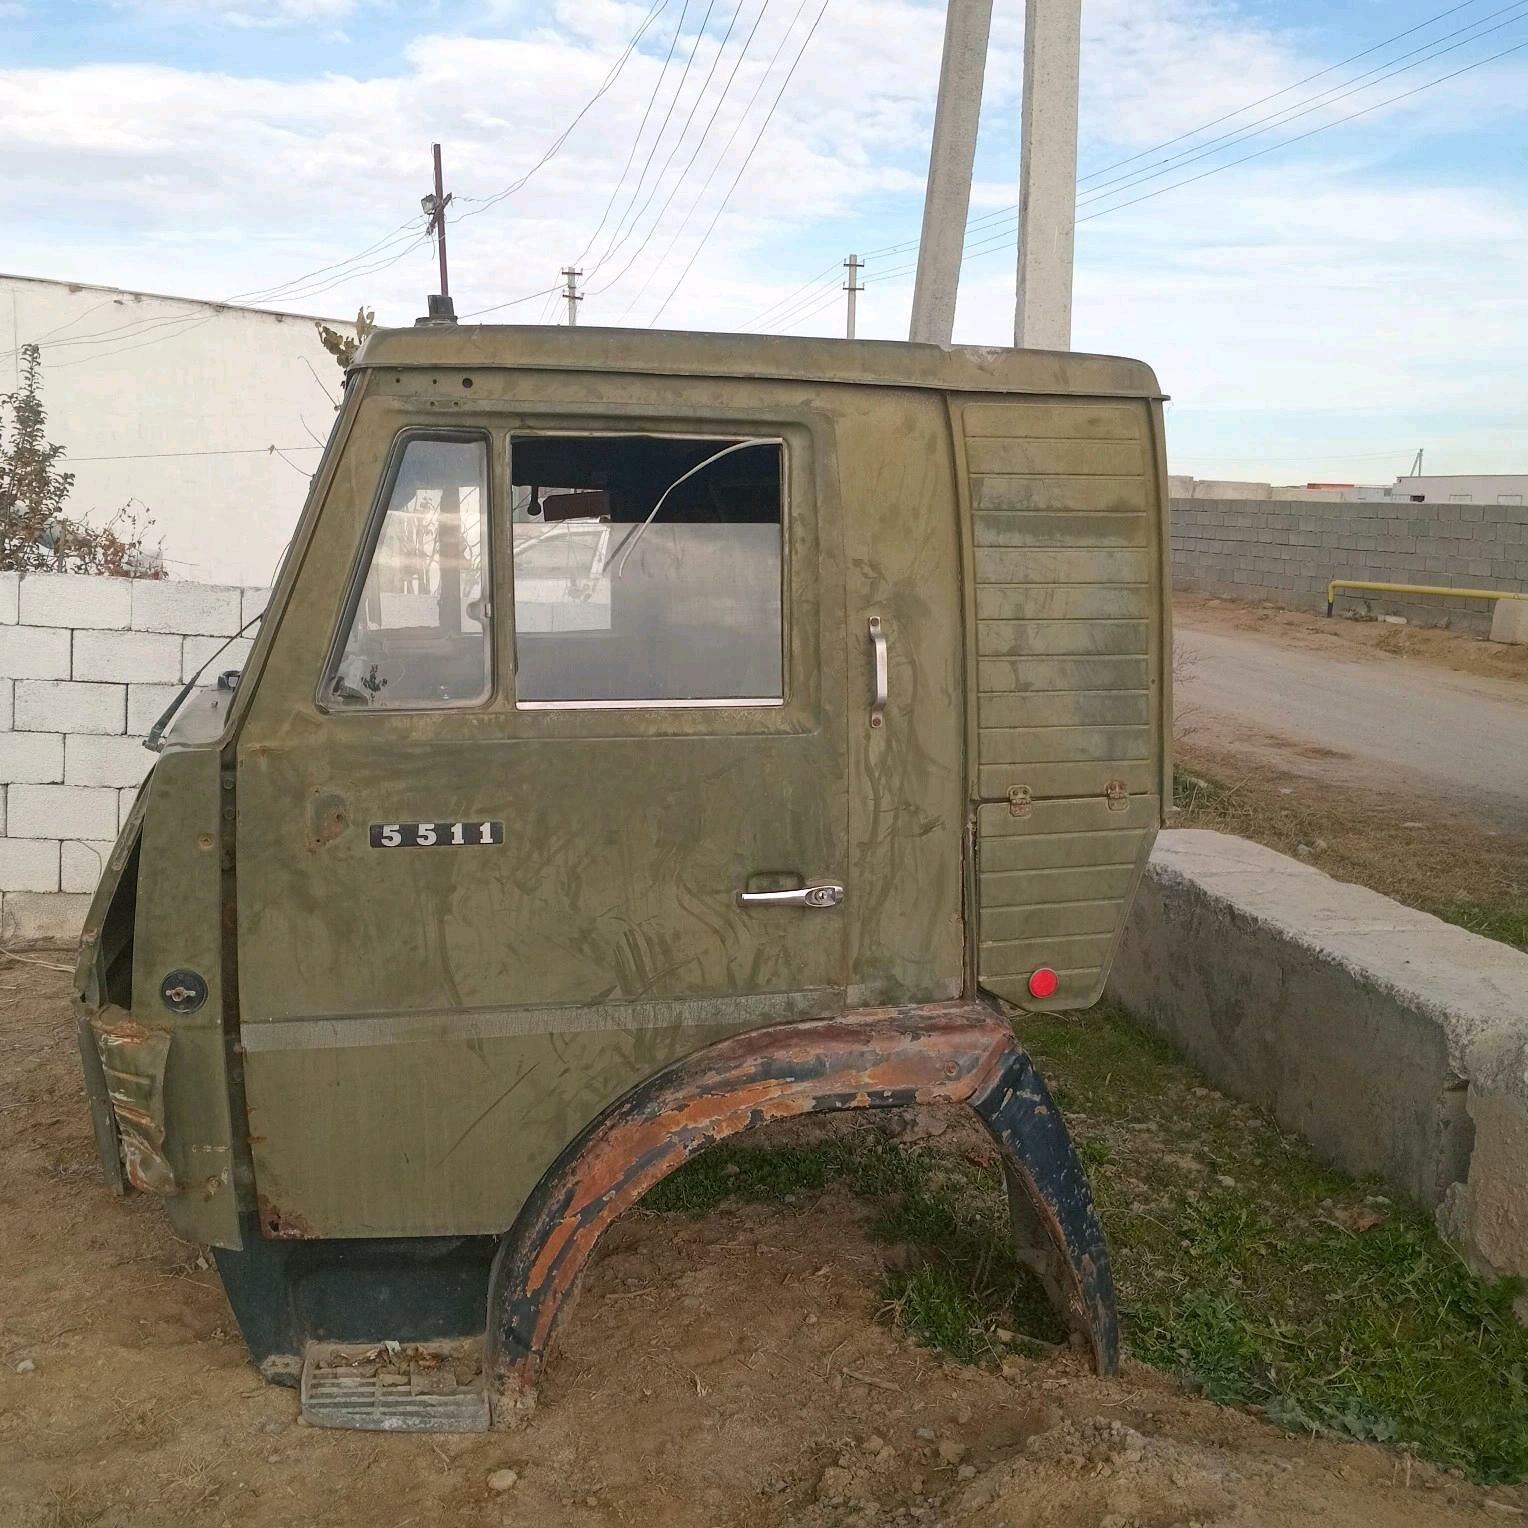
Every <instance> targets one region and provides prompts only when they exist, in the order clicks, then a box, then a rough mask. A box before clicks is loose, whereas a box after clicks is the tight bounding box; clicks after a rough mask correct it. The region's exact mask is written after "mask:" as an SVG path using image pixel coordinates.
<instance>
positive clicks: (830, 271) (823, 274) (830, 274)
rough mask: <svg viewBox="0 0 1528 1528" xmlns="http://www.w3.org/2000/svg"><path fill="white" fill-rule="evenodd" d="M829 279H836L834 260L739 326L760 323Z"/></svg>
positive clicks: (749, 326) (836, 266)
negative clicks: (787, 294) (788, 293)
mask: <svg viewBox="0 0 1528 1528" xmlns="http://www.w3.org/2000/svg"><path fill="white" fill-rule="evenodd" d="M867 258H868V257H867ZM829 279H831V280H833V281H837V280H838V262H837V261H836V260H835V261H834V262H833V264H832V265H830V266H827V267H826V268H825V269H823V270H821V271H819V272H818V273H817V274H816V275H815V276H813V277H812V278H811V279H810V280H809V281H805V282H803V283H802V284H801V285H800V286H798V287H797V288H796V290H795V291H794V292H792V293H790V295H789V296H787V297H780V298H777V299H776V300H775V301H774V302H772V303H770V305H769V306H768V307H767V308H765V309H764V311H763V312H762V313H758V314H755V316H754V317H752V318H750V319H748V320H746V322H744V323H743V324H742V326H741V327H742V328H744V329H751V328H753V326H754V325H755V324H758V323H762V322H763V321H764V320H765V319H766V318H768V317H770V316H771V315H772V314H773V313H774V311H775V310H776V309H777V308H786V307H789V306H790V305H791V304H792V303H793V302H794V301H795V300H796V299H797V298H798V297H800V295H801V294H802V293H803V292H806V291H808V290H810V289H812V288H814V287H819V286H821V285H822V283H823V282H824V280H829Z"/></svg>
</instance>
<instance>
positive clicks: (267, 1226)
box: [255, 1194, 316, 1241]
mask: <svg viewBox="0 0 1528 1528" xmlns="http://www.w3.org/2000/svg"><path fill="white" fill-rule="evenodd" d="M255 1208H256V1210H257V1212H258V1215H259V1221H260V1234H261V1235H262V1236H264V1237H266V1238H267V1239H268V1240H270V1241H313V1240H315V1239H316V1237H315V1233H314V1231H313V1228H312V1226H310V1225H309V1224H308V1223H307V1222H306V1221H305V1220H304V1219H303V1218H302V1216H300V1215H293V1214H291V1213H289V1212H288V1211H285V1210H283V1209H281V1208H280V1207H279V1206H277V1205H275V1204H273V1203H272V1202H271V1200H270V1199H269V1198H267V1197H266V1196H265V1195H264V1194H260V1195H259V1196H258V1197H257V1198H256V1201H255Z"/></svg>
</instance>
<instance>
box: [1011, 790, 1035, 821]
mask: <svg viewBox="0 0 1528 1528" xmlns="http://www.w3.org/2000/svg"><path fill="white" fill-rule="evenodd" d="M1033 800H1034V793H1033V792H1032V791H1031V790H1030V788H1029V787H1028V786H1027V785H1010V786H1009V787H1008V814H1009V816H1010V817H1028V816H1029V808H1030V804H1031V803H1032V802H1033Z"/></svg>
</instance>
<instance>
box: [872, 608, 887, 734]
mask: <svg viewBox="0 0 1528 1528" xmlns="http://www.w3.org/2000/svg"><path fill="white" fill-rule="evenodd" d="M870 656H871V661H872V662H873V664H874V667H875V681H874V683H875V688H874V690H873V691H872V692H871V696H870V725H871V726H872V727H880V726H884V725H885V722H886V633H885V632H884V631H882V630H881V618H880V616H878V615H873V616H871V617H870Z"/></svg>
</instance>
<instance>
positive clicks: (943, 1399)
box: [0, 959, 1528, 1528]
mask: <svg viewBox="0 0 1528 1528" xmlns="http://www.w3.org/2000/svg"><path fill="white" fill-rule="evenodd" d="M65 994H66V979H65V977H64V976H63V975H61V974H58V973H55V972H52V971H48V970H45V969H41V968H39V967H36V966H25V965H18V964H14V963H7V962H6V961H4V960H3V959H0V1160H3V1161H4V1162H5V1164H6V1172H5V1173H4V1175H3V1177H0V1524H3V1525H4V1528H12V1525H18V1528H86V1525H90V1528H121V1525H138V1524H143V1525H173V1524H211V1525H223V1524H229V1525H234V1524H237V1525H240V1528H245V1525H248V1528H275V1525H278V1524H279V1525H283V1528H287V1525H292V1524H303V1523H308V1524H315V1525H322V1528H350V1525H357V1528H358V1525H365V1528H378V1525H383V1524H385V1525H387V1528H410V1525H424V1524H453V1525H454V1524H464V1525H479V1524H482V1525H498V1524H525V1525H536V1528H562V1525H570V1528H571V1525H579V1528H583V1525H588V1528H595V1525H619V1524H641V1525H643V1528H650V1525H655V1524H657V1525H678V1528H689V1525H694V1528H732V1525H738V1528H742V1525H752V1524H761V1525H786V1524H799V1525H803V1528H850V1525H867V1528H868V1525H882V1524H914V1523H923V1524H945V1525H950V1528H977V1525H982V1528H1061V1525H1063V1524H1065V1525H1067V1528H1189V1525H1192V1524H1198V1525H1202V1528H1210V1525H1215V1528H1233V1525H1234V1528H1252V1525H1259V1528H1296V1525H1300V1528H1305V1525H1310V1524H1317V1523H1320V1524H1326V1525H1332V1528H1413V1525H1414V1528H1424V1525H1426V1528H1450V1525H1455V1524H1471V1525H1478V1524H1484V1523H1493V1524H1501V1523H1510V1522H1514V1521H1517V1520H1519V1518H1522V1519H1523V1520H1525V1521H1528V1491H1524V1490H1520V1489H1496V1490H1493V1491H1489V1492H1487V1491H1483V1490H1481V1489H1479V1488H1476V1487H1473V1486H1470V1485H1467V1484H1465V1483H1463V1482H1461V1481H1459V1480H1457V1479H1455V1478H1453V1477H1450V1476H1447V1475H1444V1474H1442V1473H1440V1472H1439V1471H1436V1470H1434V1469H1431V1468H1429V1467H1426V1466H1423V1465H1416V1464H1408V1461H1406V1460H1405V1459H1404V1458H1402V1457H1401V1456H1399V1455H1397V1454H1394V1453H1389V1452H1386V1451H1384V1450H1381V1449H1378V1448H1373V1447H1368V1446H1361V1445H1356V1444H1352V1445H1348V1444H1341V1445H1339V1444H1335V1443H1328V1442H1313V1441H1310V1440H1308V1439H1304V1438H1299V1437H1293V1436H1290V1435H1288V1434H1285V1433H1281V1432H1279V1431H1277V1430H1275V1429H1274V1428H1272V1427H1270V1426H1268V1425H1266V1424H1264V1423H1262V1422H1260V1421H1258V1420H1256V1419H1254V1418H1253V1417H1251V1416H1249V1415H1246V1414H1243V1413H1240V1412H1237V1411H1233V1410H1224V1409H1220V1408H1217V1407H1214V1406H1211V1405H1209V1404H1208V1403H1207V1402H1204V1401H1202V1400H1199V1399H1196V1398H1194V1397H1191V1396H1188V1395H1185V1394H1183V1393H1180V1392H1179V1391H1178V1390H1177V1389H1176V1388H1175V1387H1174V1386H1173V1385H1172V1384H1171V1383H1170V1382H1169V1381H1168V1380H1166V1379H1164V1378H1163V1377H1162V1376H1160V1375H1156V1374H1153V1373H1151V1372H1149V1371H1146V1370H1144V1369H1140V1368H1137V1367H1135V1366H1128V1367H1127V1371H1126V1374H1125V1376H1124V1378H1123V1379H1121V1380H1118V1381H1101V1380H1098V1379H1096V1378H1094V1377H1093V1376H1092V1375H1091V1374H1089V1373H1087V1372H1086V1371H1085V1370H1084V1369H1083V1368H1082V1367H1081V1365H1080V1362H1079V1360H1078V1359H1076V1358H1075V1357H1074V1356H1072V1355H1071V1354H1063V1355H1060V1356H1057V1357H1055V1358H1053V1359H1049V1360H1044V1361H1029V1360H1021V1359H1016V1358H1010V1359H1007V1360H1005V1361H1004V1365H1003V1370H1002V1372H998V1371H996V1370H981V1369H972V1368H961V1367H959V1366H957V1365H954V1364H952V1363H949V1362H947V1361H945V1360H943V1359H941V1358H939V1357H938V1356H936V1355H934V1354H932V1353H930V1352H928V1351H925V1350H923V1349H920V1348H917V1347H915V1346H913V1345H911V1344H909V1343H908V1342H907V1341H906V1340H904V1339H902V1338H900V1337H898V1336H897V1334H896V1333H895V1332H894V1331H893V1330H892V1329H891V1328H890V1327H889V1326H888V1325H887V1324H886V1323H885V1322H884V1321H881V1320H878V1319H877V1315H876V1312H875V1309H874V1294H873V1291H874V1289H875V1287H876V1283H877V1277H878V1273H879V1270H880V1267H881V1263H882V1261H883V1260H884V1259H885V1258H887V1257H888V1256H895V1255H896V1249H887V1248H885V1247H883V1246H877V1245H874V1244H872V1243H871V1242H869V1241H868V1240H867V1239H866V1237H865V1236H864V1235H863V1233H862V1229H861V1226H862V1211H861V1209H860V1207H859V1206H858V1205H857V1204H856V1202H855V1201H853V1200H852V1199H850V1198H847V1197H845V1196H843V1195H842V1194H839V1193H828V1194H824V1195H822V1196H819V1197H814V1198H812V1199H810V1200H809V1201H808V1200H803V1201H802V1202H799V1203H796V1204H779V1205H767V1206H737V1207H733V1208H727V1209H723V1210H722V1211H719V1212H718V1213H716V1214H714V1215H712V1216H710V1217H708V1218H706V1219H704V1220H700V1221H691V1220H689V1219H685V1218H682V1217H676V1216H659V1215H653V1214H646V1213H642V1212H640V1211H639V1212H634V1213H633V1214H631V1215H629V1216H628V1217H627V1218H626V1219H625V1220H624V1221H623V1222H621V1223H620V1224H618V1225H617V1226H616V1227H615V1228H614V1229H613V1231H612V1232H611V1233H610V1235H609V1237H608V1238H607V1242H606V1245H605V1247H604V1249H603V1252H602V1254H601V1255H600V1256H599V1257H598V1259H597V1261H596V1263H595V1265H594V1266H593V1267H592V1269H591V1271H590V1275H589V1278H588V1280H587V1283H586V1286H585V1289H584V1293H583V1296H582V1299H581V1301H580V1303H579V1306H578V1308H577V1310H576V1311H575V1312H574V1313H573V1316H572V1318H571V1320H570V1321H569V1323H568V1325H567V1327H566V1329H565V1332H566V1335H565V1337H564V1340H563V1344H562V1346H561V1348H560V1350H559V1351H558V1353H557V1355H556V1356H555V1357H554V1359H553V1361H552V1363H551V1365H550V1368H549V1371H548V1373H547V1377H546V1381H545V1384H544V1386H543V1389H542V1393H541V1396H540V1403H539V1405H538V1407H537V1409H536V1410H535V1412H534V1413H533V1414H532V1415H531V1417H530V1418H529V1419H528V1420H527V1421H526V1422H524V1423H523V1424H522V1425H520V1426H518V1427H516V1428H514V1429H513V1430H505V1431H500V1432H495V1433H492V1434H488V1435H485V1436H471V1437H388V1436H381V1435H375V1434H363V1433H342V1432H326V1431H322V1430H319V1429H314V1428H308V1427H305V1426H303V1425H301V1424H300V1423H299V1421H298V1416H297V1403H296V1398H295V1396H294V1395H293V1393H292V1392H291V1391H286V1390H278V1389H274V1388H271V1387H269V1386H267V1385H265V1384H263V1383H262V1382H261V1381H260V1379H259V1378H258V1376H257V1375H256V1373H255V1371H254V1370H253V1368H252V1367H251V1366H250V1364H249V1363H248V1361H247V1359H246V1357H245V1353H244V1349H243V1346H242V1344H241V1342H240V1340H239V1337H238V1334H237V1332H236V1331H235V1329H234V1325H233V1321H232V1319H231V1317H230V1314H229V1311H228V1308H227V1306H226V1304H225V1303H224V1300H223V1296H222V1292H221V1289H220V1287H219V1285H218V1283H217V1281H216V1279H215V1277H214V1276H213V1274H212V1273H211V1272H210V1271H209V1270H208V1269H207V1268H206V1267H205V1259H203V1258H202V1257H201V1255H200V1253H199V1250H198V1249H197V1248H196V1247H193V1246H188V1245H186V1244H184V1243H182V1242H179V1241H177V1240H176V1239H175V1237H174V1236H173V1235H172V1234H171V1233H170V1230H169V1228H168V1225H167V1223H166V1221H165V1219H164V1217H163V1215H162V1214H161V1213H160V1211H159V1209H158V1207H157V1205H156V1204H155V1203H154V1202H153V1201H151V1200H148V1199H144V1198H138V1199H132V1200H127V1201H117V1200H114V1199H112V1198H111V1197H110V1196H109V1194H108V1193H107V1191H106V1189H105V1187H104V1186H103V1184H102V1182H101V1180H100V1177H99V1174H98V1172H97V1169H96V1167H95V1164H94V1160H93V1155H92V1148H91V1143H90V1139H89V1134H88V1130H87V1126H86V1122H85V1112H84V1106H83V1102H82V1097H81V1089H80V1085H79V1081H78V1076H77V1057H76V1054H75V1051H74V1043H73V1038H72V1029H71V1026H70V1022H69V1018H68V1009H67V1003H66V996H65ZM22 1371H25V1372H22ZM505 1470H511V1471H513V1472H514V1473H515V1476H516V1479H515V1482H514V1484H512V1485H507V1486H506V1487H505V1488H504V1489H501V1490H494V1489H492V1488H491V1487H490V1485H489V1478H490V1476H492V1475H494V1474H495V1472H499V1471H505ZM505 1479H506V1477H503V1476H500V1477H499V1480H498V1483H499V1484H500V1485H504V1482H505Z"/></svg>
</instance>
